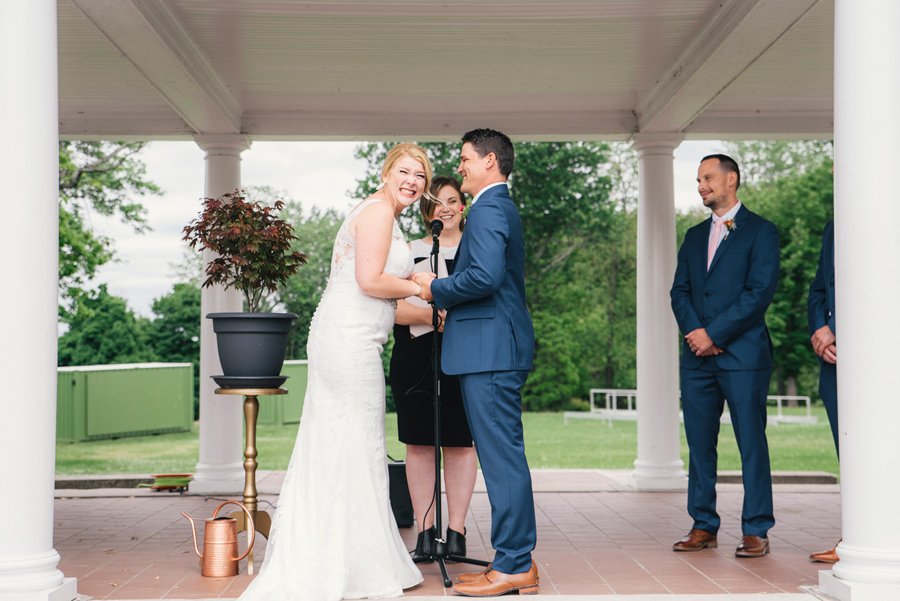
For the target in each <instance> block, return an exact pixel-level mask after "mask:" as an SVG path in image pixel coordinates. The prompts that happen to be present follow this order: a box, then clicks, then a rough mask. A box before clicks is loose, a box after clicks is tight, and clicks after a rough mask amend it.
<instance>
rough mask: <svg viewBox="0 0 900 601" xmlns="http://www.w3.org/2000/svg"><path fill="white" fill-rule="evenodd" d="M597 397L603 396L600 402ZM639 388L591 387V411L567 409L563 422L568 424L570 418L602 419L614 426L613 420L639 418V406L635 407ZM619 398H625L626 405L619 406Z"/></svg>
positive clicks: (634, 419)
mask: <svg viewBox="0 0 900 601" xmlns="http://www.w3.org/2000/svg"><path fill="white" fill-rule="evenodd" d="M597 397H602V399H601V402H602V406H601V405H600V403H598V401H597ZM636 397H637V390H635V389H632V388H591V390H590V399H591V408H590V410H589V411H565V412H563V423H565V424H568V423H569V418H570V417H572V418H577V419H602V420H608V421H609V425H610V426H612V420H614V419H620V420H630V421H636V420H637V407H635V404H634V403H635V398H636ZM619 399H623V400H624V404H625V407H624V408H622V409H620V408H619Z"/></svg>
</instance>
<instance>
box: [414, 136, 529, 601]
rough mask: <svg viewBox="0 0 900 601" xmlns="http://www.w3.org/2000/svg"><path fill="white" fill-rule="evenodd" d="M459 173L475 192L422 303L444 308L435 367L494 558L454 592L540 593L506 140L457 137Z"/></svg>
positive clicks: (518, 235) (515, 223)
mask: <svg viewBox="0 0 900 601" xmlns="http://www.w3.org/2000/svg"><path fill="white" fill-rule="evenodd" d="M462 142H463V146H462V151H461V153H460V163H459V168H458V169H457V172H458V173H459V174H460V175H462V177H463V181H462V191H463V192H466V193H468V194H471V195H473V196H474V199H473V200H472V203H471V208H470V209H469V214H468V218H467V219H466V229H465V231H464V233H463V237H462V241H461V242H460V245H459V252H458V254H457V256H456V262H455V264H454V266H453V274H452V275H450V276H449V277H446V278H441V279H438V280H430V279H427V274H422V275H423V276H426V277H424V278H422V277H421V276H419V279H418V280H417V281H418V283H419V284H420V285H421V286H422V289H423V291H422V297H423V299H424V300H427V301H430V300H432V299H433V300H434V303H435V305H436V306H437V307H438V308H439V309H446V310H447V322H446V325H445V326H444V340H443V348H442V351H441V357H442V360H441V367H442V370H443V371H444V373H446V374H458V375H459V380H460V384H461V386H462V394H463V403H464V404H465V408H466V416H467V417H468V419H469V427H470V428H471V430H472V436H473V438H474V439H475V449H476V450H477V452H478V459H479V461H480V462H481V471H482V474H483V476H484V481H485V484H486V486H487V492H488V498H489V499H490V501H491V545H492V546H493V547H494V551H495V555H494V560H493V563H492V564H491V565H490V566H488V569H487V570H485V571H484V572H478V573H475V574H462V575H460V576H459V577H458V578H457V580H458V581H459V584H457V585H455V586H454V587H453V590H454V591H455V592H457V593H459V594H461V595H467V596H474V597H489V596H496V595H503V594H506V593H511V592H514V591H519V592H520V593H525V594H530V593H536V592H538V575H537V566H536V564H535V563H534V561H533V560H532V559H531V551H532V550H533V549H534V546H535V541H536V540H537V528H536V526H535V518H534V497H533V494H532V490H531V472H529V470H528V462H527V461H526V459H525V441H524V437H523V432H522V395H521V390H522V386H523V385H524V384H525V378H526V377H527V375H528V370H530V369H531V368H532V359H533V357H534V328H533V327H532V325H531V316H530V315H529V314H528V309H527V308H526V306H525V275H524V271H525V240H524V236H523V235H522V221H521V219H520V217H519V212H518V210H517V209H516V205H515V203H514V202H513V199H512V197H511V196H510V195H509V188H508V187H507V185H506V179H507V178H508V177H509V174H510V173H511V172H512V168H513V162H514V159H515V156H514V153H513V145H512V142H511V141H510V139H509V138H508V137H506V136H505V135H503V134H502V133H500V132H498V131H494V130H490V129H476V130H473V131H470V132H468V133H467V134H466V135H464V136H463V138H462Z"/></svg>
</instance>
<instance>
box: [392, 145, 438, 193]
mask: <svg viewBox="0 0 900 601" xmlns="http://www.w3.org/2000/svg"><path fill="white" fill-rule="evenodd" d="M403 157H410V158H413V159H415V160H417V161H419V162H420V163H422V166H423V167H425V194H428V190H429V189H430V188H431V177H432V175H433V174H434V171H433V170H432V168H431V161H429V160H428V153H426V152H425V149H424V148H422V147H421V146H419V145H417V144H411V143H409V142H405V143H403V144H397V145H396V146H394V147H393V148H391V149H390V150H389V151H388V153H387V156H385V157H384V165H383V166H382V167H381V178H382V180H384V179H385V178H387V176H388V173H390V172H391V169H393V168H394V165H396V164H397V161H399V160H400V159H402V158H403Z"/></svg>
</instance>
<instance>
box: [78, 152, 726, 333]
mask: <svg viewBox="0 0 900 601" xmlns="http://www.w3.org/2000/svg"><path fill="white" fill-rule="evenodd" d="M358 144H359V143H358V142H254V144H253V146H252V147H251V148H250V150H247V151H245V152H244V153H243V154H242V159H243V160H242V163H241V165H242V171H241V180H242V185H243V186H271V187H272V188H274V189H275V190H279V191H281V192H282V193H283V194H284V195H285V197H287V198H291V199H293V200H296V201H299V202H300V203H302V205H303V207H304V209H306V210H307V211H308V210H309V208H311V207H312V206H318V207H320V208H322V209H325V208H332V207H333V208H336V209H338V210H339V211H341V212H343V213H346V212H347V211H348V210H349V209H350V208H351V206H352V204H355V203H354V202H353V200H352V199H350V198H349V197H348V196H347V192H348V191H349V190H355V189H356V179H357V178H359V177H361V176H362V175H363V174H364V173H365V167H366V165H365V161H362V160H358V159H355V158H354V157H353V151H354V149H355V148H356V146H358ZM722 150H723V144H722V143H721V142H708V141H703V142H696V141H688V142H683V143H682V144H681V146H679V147H678V148H677V149H676V150H675V204H676V206H677V207H678V208H679V209H681V210H685V209H689V208H691V207H694V206H700V197H699V196H698V194H697V190H696V183H695V180H696V177H697V165H698V164H699V161H700V159H701V158H702V157H704V156H705V155H707V154H710V153H713V152H721V151H722ZM140 158H141V160H142V161H143V162H144V164H145V165H146V166H147V179H149V180H150V181H153V182H155V183H156V184H157V185H159V186H160V187H161V188H162V190H163V195H161V196H151V197H146V198H143V199H141V201H140V202H141V203H142V204H143V205H144V207H145V208H146V209H147V220H148V223H149V225H150V227H151V228H152V231H150V232H148V233H146V234H143V235H138V234H135V233H134V232H133V231H132V230H131V229H130V228H129V227H128V226H124V225H122V224H121V223H119V222H118V221H117V220H115V219H108V218H104V217H102V216H99V215H96V214H93V215H92V216H91V223H92V226H93V227H94V229H95V230H96V231H97V232H99V233H100V234H102V235H106V236H109V237H110V238H112V239H113V240H115V251H116V257H117V259H118V261H117V262H115V263H109V264H107V265H104V266H103V267H101V269H100V272H99V276H98V278H97V282H98V283H106V284H108V288H109V292H110V294H113V295H115V296H119V297H122V298H124V299H126V300H127V301H128V305H129V307H130V308H131V309H132V310H134V311H135V312H136V313H138V314H140V315H144V316H146V317H149V316H151V311H150V306H151V304H152V302H153V300H154V299H156V298H159V297H161V296H164V295H165V294H168V293H169V292H171V291H172V285H173V284H174V283H175V277H174V275H173V269H172V264H174V263H178V262H180V261H181V259H182V254H183V252H184V248H185V246H186V245H185V243H184V242H182V241H181V236H182V234H181V230H182V228H183V227H184V226H185V224H187V223H188V222H189V221H190V220H191V219H193V218H195V217H196V216H197V214H198V213H199V211H200V199H201V198H202V197H203V179H204V161H203V151H202V150H200V148H199V147H198V146H197V145H196V144H195V143H193V142H151V143H149V144H148V145H147V147H146V148H145V149H144V150H143V152H142V153H141V155H140Z"/></svg>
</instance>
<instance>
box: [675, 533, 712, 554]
mask: <svg viewBox="0 0 900 601" xmlns="http://www.w3.org/2000/svg"><path fill="white" fill-rule="evenodd" d="M718 546H719V543H718V541H717V540H716V535H715V534H710V533H709V532H707V531H706V530H699V529H697V528H691V531H690V532H688V535H687V536H685V537H684V538H683V539H681V540H680V541H678V542H677V543H675V544H674V545H672V550H673V551H699V550H700V549H714V548H715V547H718Z"/></svg>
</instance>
